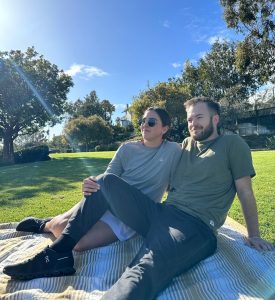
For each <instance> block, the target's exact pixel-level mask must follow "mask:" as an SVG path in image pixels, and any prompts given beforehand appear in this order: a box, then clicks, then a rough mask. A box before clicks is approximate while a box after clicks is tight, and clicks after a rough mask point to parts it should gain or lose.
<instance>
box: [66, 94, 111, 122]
mask: <svg viewBox="0 0 275 300" xmlns="http://www.w3.org/2000/svg"><path fill="white" fill-rule="evenodd" d="M114 111H115V106H114V105H112V104H111V103H110V102H109V100H103V101H100V99H99V98H98V96H97V94H96V91H91V92H90V94H88V95H87V96H85V97H84V99H83V100H80V99H78V100H77V101H76V102H74V103H73V104H71V105H70V109H69V113H70V114H71V115H72V118H78V117H80V116H83V117H90V116H92V115H97V116H100V117H101V118H103V120H105V121H107V122H109V123H111V118H112V113H113V112H114Z"/></svg>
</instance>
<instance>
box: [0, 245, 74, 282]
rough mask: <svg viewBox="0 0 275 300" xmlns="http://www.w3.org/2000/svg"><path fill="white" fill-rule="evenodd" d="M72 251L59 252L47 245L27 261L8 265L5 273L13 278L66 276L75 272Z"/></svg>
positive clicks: (27, 278)
mask: <svg viewBox="0 0 275 300" xmlns="http://www.w3.org/2000/svg"><path fill="white" fill-rule="evenodd" d="M73 265H74V259H73V255H72V252H66V253H59V252H56V251H54V250H52V249H51V248H49V247H47V248H45V249H44V250H43V251H42V252H40V253H38V254H37V255H35V256H34V257H33V258H31V259H29V260H27V261H26V262H23V263H19V264H16V265H10V266H6V267H4V269H3V273H4V274H6V275H9V276H10V277H11V278H12V279H20V280H29V279H33V278H40V277H55V276H65V275H71V274H74V273H75V269H74V268H73Z"/></svg>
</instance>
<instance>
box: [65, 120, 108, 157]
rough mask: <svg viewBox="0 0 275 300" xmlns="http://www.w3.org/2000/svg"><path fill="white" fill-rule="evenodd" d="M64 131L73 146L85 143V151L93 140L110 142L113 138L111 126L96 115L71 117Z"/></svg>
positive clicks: (95, 141)
mask: <svg viewBox="0 0 275 300" xmlns="http://www.w3.org/2000/svg"><path fill="white" fill-rule="evenodd" d="M64 132H65V136H66V138H67V139H68V140H69V142H70V144H71V146H72V147H74V146H75V145H77V147H78V145H79V144H80V145H84V147H85V151H88V150H89V149H88V147H89V145H90V144H91V143H92V142H94V143H98V144H100V143H105V144H108V142H110V141H111V138H112V130H111V128H110V126H109V125H108V124H107V123H106V121H104V120H103V119H102V118H101V117H99V116H96V115H93V116H90V117H83V116H80V117H78V118H74V119H71V120H70V121H69V122H68V123H67V124H66V125H65V128H64Z"/></svg>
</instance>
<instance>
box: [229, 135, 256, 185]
mask: <svg viewBox="0 0 275 300" xmlns="http://www.w3.org/2000/svg"><path fill="white" fill-rule="evenodd" d="M229 163H230V169H231V172H232V176H233V178H234V180H237V179H239V178H242V177H245V176H250V177H254V176H255V175H256V173H255V170H254V167H253V163H252V156H251V151H250V148H249V147H248V145H247V143H246V142H245V141H244V140H243V139H242V138H241V137H239V136H237V135H236V136H232V140H231V141H230V143H229Z"/></svg>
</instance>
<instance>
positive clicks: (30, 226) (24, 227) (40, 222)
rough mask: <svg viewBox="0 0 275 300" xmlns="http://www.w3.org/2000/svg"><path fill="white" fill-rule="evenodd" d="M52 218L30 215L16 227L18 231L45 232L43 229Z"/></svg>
mask: <svg viewBox="0 0 275 300" xmlns="http://www.w3.org/2000/svg"><path fill="white" fill-rule="evenodd" d="M51 220H52V218H47V219H38V218H34V217H28V218H25V219H23V220H22V221H21V222H19V224H18V225H17V227H16V231H28V232H34V233H44V231H43V229H44V227H45V225H46V223H47V222H49V221H51Z"/></svg>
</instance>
